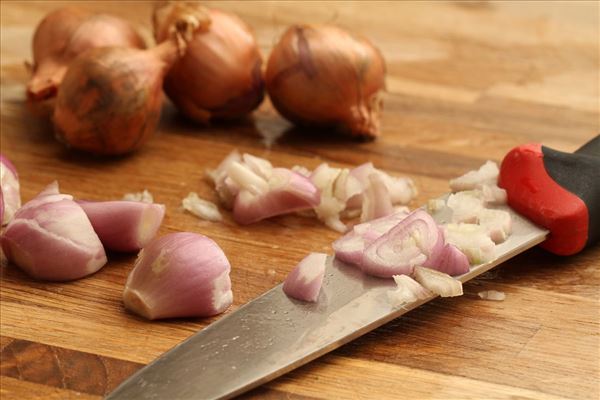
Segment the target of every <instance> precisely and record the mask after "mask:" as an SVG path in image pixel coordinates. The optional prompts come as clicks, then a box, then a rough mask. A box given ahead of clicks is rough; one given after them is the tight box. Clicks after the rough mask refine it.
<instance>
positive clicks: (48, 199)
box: [2, 182, 107, 281]
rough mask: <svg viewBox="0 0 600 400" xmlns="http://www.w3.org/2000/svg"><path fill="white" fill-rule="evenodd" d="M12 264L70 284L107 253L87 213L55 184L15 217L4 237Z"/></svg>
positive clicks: (102, 261)
mask: <svg viewBox="0 0 600 400" xmlns="http://www.w3.org/2000/svg"><path fill="white" fill-rule="evenodd" d="M2 249H3V251H4V253H5V254H6V257H7V258H8V260H9V261H11V262H13V263H14V264H16V265H17V266H18V267H20V268H21V269H23V270H24V271H25V272H27V273H28V274H29V275H31V276H32V277H34V278H37V279H43V280H49V281H68V280H73V279H79V278H83V277H84V276H87V275H90V274H93V273H94V272H96V271H98V270H99V269H100V268H102V267H103V266H104V265H105V264H106V261H107V259H106V253H105V252H104V247H102V243H101V242H100V239H99V238H98V235H97V234H96V232H94V229H93V227H92V224H91V223H90V220H89V219H88V217H87V216H86V214H85V212H84V211H83V209H82V208H81V206H79V205H78V204H77V203H76V202H75V201H73V197H72V196H70V195H65V194H61V193H59V191H58V184H57V183H56V182H54V183H53V184H51V185H49V186H48V187H47V188H46V189H45V190H44V191H42V192H41V193H40V194H39V195H38V196H37V197H36V198H34V199H33V200H31V201H29V202H27V203H26V204H25V205H23V207H21V208H20V209H19V210H18V211H17V212H16V213H15V215H14V218H13V219H12V220H11V222H10V223H9V224H8V227H7V228H6V230H5V232H4V234H3V235H2Z"/></svg>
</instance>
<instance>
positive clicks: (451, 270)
mask: <svg viewBox="0 0 600 400" xmlns="http://www.w3.org/2000/svg"><path fill="white" fill-rule="evenodd" d="M423 266H424V267H427V268H431V269H435V270H436V271H440V272H443V273H445V274H448V275H452V276H455V275H461V274H465V273H467V272H469V259H468V258H467V256H466V255H465V253H463V252H462V251H460V250H459V249H458V248H457V247H456V246H454V245H451V244H449V243H446V244H445V245H444V246H443V247H442V248H441V250H440V251H439V252H437V253H434V254H432V256H431V257H430V258H428V259H427V261H426V262H425V263H424V264H423Z"/></svg>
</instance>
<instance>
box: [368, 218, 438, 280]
mask: <svg viewBox="0 0 600 400" xmlns="http://www.w3.org/2000/svg"><path fill="white" fill-rule="evenodd" d="M439 236H440V230H439V229H438V227H437V225H436V223H435V221H434V220H433V218H431V216H430V215H429V214H428V213H427V212H425V211H423V210H420V209H417V210H415V211H413V212H412V213H411V214H409V215H408V216H407V217H406V218H405V219H403V220H402V221H401V222H400V223H399V224H398V225H396V226H395V227H394V228H392V229H391V230H390V231H389V232H387V233H386V234H384V235H383V236H381V237H380V238H379V239H377V240H375V241H374V242H373V243H372V244H370V245H369V246H368V247H367V248H366V250H365V252H364V255H363V259H362V263H361V264H360V268H361V269H362V270H363V271H364V272H366V273H368V274H370V275H374V276H379V277H382V278H389V277H392V276H393V275H401V274H407V275H409V274H411V273H412V270H413V268H414V267H415V266H417V265H423V264H424V263H425V262H426V261H427V259H428V257H430V256H431V255H432V253H433V251H434V250H435V249H436V248H437V247H439V243H440V242H439Z"/></svg>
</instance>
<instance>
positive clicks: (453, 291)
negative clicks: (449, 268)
mask: <svg viewBox="0 0 600 400" xmlns="http://www.w3.org/2000/svg"><path fill="white" fill-rule="evenodd" d="M413 277H414V278H415V280H416V281H417V282H419V283H420V284H421V285H423V286H424V287H425V288H427V289H428V290H430V291H431V292H433V293H435V294H437V295H440V296H441V297H454V296H462V294H463V289H462V283H461V282H460V281H459V280H456V279H454V278H452V277H451V276H450V275H448V274H445V273H443V272H439V271H435V270H433V269H429V268H423V267H415V269H414V272H413Z"/></svg>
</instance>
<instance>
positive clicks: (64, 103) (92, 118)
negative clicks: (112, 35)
mask: <svg viewBox="0 0 600 400" xmlns="http://www.w3.org/2000/svg"><path fill="white" fill-rule="evenodd" d="M203 17H204V16H203V15H199V16H198V18H197V19H194V20H189V21H187V20H186V21H181V23H180V24H179V25H178V28H179V29H180V31H178V32H176V33H174V35H173V36H172V37H171V38H170V40H167V41H165V42H163V43H162V44H160V45H159V46H157V47H155V48H153V49H150V50H139V49H133V48H126V47H103V48H96V49H91V50H88V51H86V52H84V53H83V54H81V55H80V56H79V57H77V58H76V59H75V60H74V61H73V62H72V63H71V65H70V66H69V69H68V71H67V74H66V75H65V77H64V80H63V82H62V84H61V86H60V90H59V92H58V96H57V100H56V108H55V110H54V117H53V119H54V125H55V130H56V134H57V136H58V138H59V139H60V140H62V141H63V142H65V143H66V144H67V145H69V146H71V147H74V148H76V149H80V150H84V151H88V152H91V153H95V154H103V155H108V154H110V155H114V154H124V153H128V152H131V151H133V150H135V149H137V148H138V147H140V146H141V145H142V144H143V143H144V142H146V141H147V140H148V139H149V138H150V136H151V135H152V134H153V133H154V131H155V129H156V126H157V123H158V120H159V117H160V111H161V106H162V83H163V77H164V75H165V74H166V72H167V70H168V69H169V67H170V66H172V65H173V63H174V62H175V61H176V60H177V59H178V58H179V57H180V56H181V55H182V54H183V52H184V49H185V41H184V37H185V36H186V34H187V33H188V31H193V30H196V29H201V28H203V27H204V26H205V25H206V23H207V22H206V20H203V19H202V18H203Z"/></svg>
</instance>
